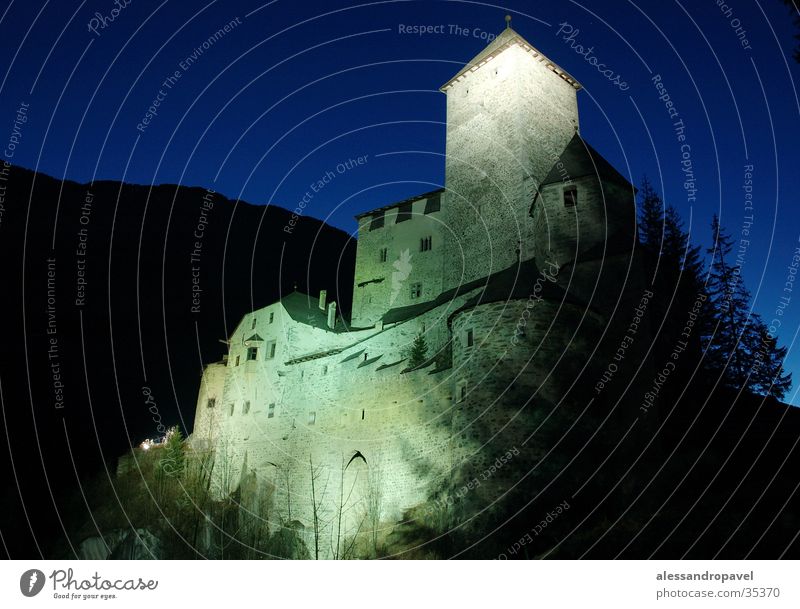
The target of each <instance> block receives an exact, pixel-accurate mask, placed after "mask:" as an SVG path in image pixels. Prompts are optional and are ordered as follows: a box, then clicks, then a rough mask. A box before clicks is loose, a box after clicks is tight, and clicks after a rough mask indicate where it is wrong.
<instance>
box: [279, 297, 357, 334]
mask: <svg viewBox="0 0 800 609" xmlns="http://www.w3.org/2000/svg"><path fill="white" fill-rule="evenodd" d="M280 303H281V304H282V305H283V308H284V309H285V310H286V313H287V314H288V315H289V317H291V318H292V319H293V320H294V321H296V322H298V323H301V324H305V325H307V326H312V327H314V328H320V329H323V330H328V331H330V328H328V314H327V312H325V311H323V310H322V309H320V308H319V298H314V297H313V296H311V295H309V294H303V293H302V292H298V291H297V290H295V291H294V292H292V293H291V294H287V295H286V296H283V297H282V298H281V300H280ZM345 327H346V324H344V323H343V322H342V318H341V316H340V315H339V311H338V310H337V311H336V330H335V331H336V332H341V331H344V329H345Z"/></svg>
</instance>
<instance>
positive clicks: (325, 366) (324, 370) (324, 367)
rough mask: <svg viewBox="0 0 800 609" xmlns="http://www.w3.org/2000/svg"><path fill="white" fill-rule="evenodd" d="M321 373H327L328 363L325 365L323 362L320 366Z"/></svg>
mask: <svg viewBox="0 0 800 609" xmlns="http://www.w3.org/2000/svg"><path fill="white" fill-rule="evenodd" d="M322 374H328V365H327V364H325V365H324V366H323V367H322Z"/></svg>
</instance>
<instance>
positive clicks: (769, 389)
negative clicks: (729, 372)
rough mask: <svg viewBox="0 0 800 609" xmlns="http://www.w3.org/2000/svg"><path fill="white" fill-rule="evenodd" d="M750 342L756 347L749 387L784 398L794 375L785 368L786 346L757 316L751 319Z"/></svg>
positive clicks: (750, 371)
mask: <svg viewBox="0 0 800 609" xmlns="http://www.w3.org/2000/svg"><path fill="white" fill-rule="evenodd" d="M751 321H753V322H754V323H752V324H751V329H750V338H749V340H750V342H751V343H752V345H753V347H754V348H755V352H754V353H753V354H752V358H751V366H750V369H749V371H748V373H749V376H750V380H749V383H748V385H749V388H750V390H751V391H753V392H754V393H758V394H761V395H772V396H774V397H776V398H778V399H782V398H783V397H784V396H785V395H786V393H787V392H788V391H789V389H790V388H791V385H792V375H791V374H790V373H788V372H785V371H784V369H783V361H784V360H785V359H786V353H787V350H786V347H779V346H778V340H777V338H776V337H775V336H772V335H771V334H770V331H769V328H768V327H767V325H766V324H765V323H764V322H763V321H761V319H760V318H759V317H757V316H756V319H755V320H751Z"/></svg>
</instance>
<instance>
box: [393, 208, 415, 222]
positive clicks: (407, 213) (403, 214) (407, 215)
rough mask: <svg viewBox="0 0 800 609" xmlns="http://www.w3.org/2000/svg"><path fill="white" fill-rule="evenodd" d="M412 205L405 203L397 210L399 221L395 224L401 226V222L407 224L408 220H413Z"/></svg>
mask: <svg viewBox="0 0 800 609" xmlns="http://www.w3.org/2000/svg"><path fill="white" fill-rule="evenodd" d="M411 206H412V204H411V203H403V204H402V205H401V206H400V207H399V208H398V210H397V220H395V224H400V222H405V221H406V220H411V210H412V207H411Z"/></svg>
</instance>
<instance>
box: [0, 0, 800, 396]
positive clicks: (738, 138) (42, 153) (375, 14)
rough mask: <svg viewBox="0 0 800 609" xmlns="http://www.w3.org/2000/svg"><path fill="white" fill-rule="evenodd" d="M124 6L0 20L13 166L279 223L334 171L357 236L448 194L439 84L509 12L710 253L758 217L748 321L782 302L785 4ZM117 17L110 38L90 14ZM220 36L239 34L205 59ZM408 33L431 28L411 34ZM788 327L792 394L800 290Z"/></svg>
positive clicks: (3, 106) (792, 207)
mask: <svg viewBox="0 0 800 609" xmlns="http://www.w3.org/2000/svg"><path fill="white" fill-rule="evenodd" d="M125 2H126V0H119V1H118V3H117V4H115V3H114V2H113V1H112V0H91V1H86V2H82V3H81V2H71V1H66V0H59V1H57V2H56V1H52V0H51V1H50V2H40V1H38V0H34V1H28V2H19V1H12V2H11V3H10V4H7V3H4V6H2V7H1V8H0V11H2V13H1V14H2V20H1V21H0V32H1V33H2V35H0V46H1V47H2V53H3V55H4V57H5V58H6V59H7V61H4V62H3V63H4V65H7V66H9V67H8V69H7V72H5V73H4V74H2V76H1V77H0V78H2V80H1V81H0V86H1V88H2V92H1V93H0V119H1V120H0V140H2V141H5V140H6V139H7V137H10V136H11V133H12V131H13V129H14V119H15V117H16V111H17V109H18V108H20V107H21V106H22V107H23V108H24V107H25V104H27V105H28V109H27V114H26V116H27V122H26V123H25V124H24V125H22V127H21V129H20V132H21V136H20V138H19V139H21V141H20V143H19V145H17V146H16V149H15V150H14V156H13V159H12V162H14V163H16V164H19V165H22V166H24V167H28V168H31V169H37V170H39V171H42V172H45V173H48V174H51V175H53V176H56V177H59V178H60V177H66V178H68V179H71V180H76V181H81V182H85V181H90V180H92V179H95V180H99V179H115V180H117V179H123V180H125V181H128V182H136V183H144V184H150V183H156V184H159V183H180V184H186V185H198V186H206V187H211V188H213V189H215V190H217V191H218V192H220V193H223V194H225V195H226V196H228V197H231V198H236V197H239V198H241V199H244V200H246V201H249V202H252V203H271V204H277V205H281V206H283V207H287V208H293V207H294V206H295V205H296V204H297V202H298V201H300V200H301V199H302V198H303V197H304V196H305V195H306V193H307V192H308V191H309V189H310V185H311V184H313V183H315V182H317V181H318V180H320V179H322V178H323V177H324V176H326V174H327V173H328V172H329V171H330V172H333V174H334V175H335V178H333V179H331V180H328V181H327V182H328V183H326V184H324V186H323V187H321V188H319V189H318V192H313V193H312V194H313V196H312V197H310V202H309V204H308V207H307V209H306V212H307V213H308V214H309V215H312V216H315V217H318V218H322V219H325V220H326V221H328V222H330V223H332V224H334V225H336V226H338V227H341V228H343V229H345V230H347V231H349V232H353V231H354V230H355V222H354V220H353V216H354V214H356V213H359V212H362V211H365V210H368V209H371V208H375V207H379V206H381V205H384V204H387V203H390V202H392V201H395V200H398V199H402V198H405V197H408V196H411V195H415V194H418V193H422V192H426V191H430V190H433V189H435V188H439V187H441V186H442V185H443V181H444V160H443V154H444V143H445V127H444V121H445V98H444V95H443V94H442V93H440V92H439V87H440V86H441V85H442V84H443V83H445V82H446V81H447V80H448V79H449V78H450V77H451V76H453V75H454V74H455V73H456V72H457V71H458V70H459V69H460V68H461V67H462V66H463V64H464V63H466V62H467V61H468V60H469V59H471V58H472V57H473V56H474V55H476V54H477V53H478V52H479V51H480V50H481V49H482V48H483V47H484V46H485V45H486V44H487V41H488V40H487V38H488V36H489V35H492V34H496V33H499V31H500V30H502V28H503V27H504V26H505V23H504V15H505V14H506V13H510V14H511V15H512V16H513V26H514V28H515V29H516V30H517V31H518V32H519V33H520V34H522V35H523V36H525V37H526V38H527V39H528V40H529V41H530V42H531V43H532V44H533V45H535V46H536V47H538V48H539V49H540V50H541V51H543V52H544V53H545V54H546V55H548V56H549V57H550V58H551V59H552V60H554V61H555V62H556V63H558V64H559V65H560V66H562V67H563V68H564V69H566V70H567V71H568V72H570V73H571V74H572V75H573V76H575V77H576V78H577V79H578V80H579V81H580V82H581V83H582V84H583V85H584V90H583V91H582V92H581V93H580V94H579V100H580V109H581V133H582V135H583V136H584V137H585V138H586V139H587V140H588V141H589V142H590V143H591V144H592V145H593V146H594V147H595V148H597V149H598V150H599V151H600V152H602V153H603V154H604V155H605V156H606V157H607V158H608V159H609V160H610V161H611V162H612V163H614V165H615V166H616V167H617V168H618V169H619V170H620V171H621V172H622V173H623V174H624V175H626V176H629V178H630V179H631V181H632V182H634V183H637V184H638V183H640V182H641V179H642V177H643V176H644V175H647V176H649V178H650V179H651V181H652V182H653V183H654V184H655V186H656V188H657V190H659V191H661V192H662V193H664V195H665V199H666V201H667V202H668V203H671V204H673V205H674V206H676V207H677V208H678V209H679V211H680V212H681V214H682V216H683V217H684V218H685V220H686V223H687V226H688V227H690V228H691V232H692V235H693V238H694V240H695V241H696V242H697V243H701V244H704V245H707V244H708V243H710V235H709V233H710V230H709V224H710V220H711V217H712V214H714V213H715V212H716V213H719V215H720V216H721V219H722V223H723V224H724V225H725V226H726V227H727V228H728V230H729V231H730V232H731V233H732V234H733V236H734V237H735V238H736V239H737V240H738V239H739V238H740V237H741V231H742V228H743V227H747V226H749V225H748V224H747V223H748V219H747V218H748V216H750V215H752V227H751V228H750V235H749V238H748V240H749V244H748V245H747V246H746V252H745V264H744V276H745V279H746V282H747V285H748V286H749V287H750V289H751V290H752V292H753V294H754V296H755V300H756V302H755V308H756V310H757V311H758V312H760V313H761V314H762V316H763V317H764V319H765V321H767V322H769V321H770V320H772V319H775V318H776V316H775V310H776V309H777V308H778V306H779V304H780V299H781V297H782V296H786V295H787V293H785V292H784V291H783V289H784V284H785V282H786V277H787V275H788V273H789V271H788V269H787V267H788V266H789V265H790V264H791V262H792V256H793V254H794V252H795V249H796V248H797V247H798V246H800V243H799V242H798V241H799V239H800V210H798V202H799V201H800V197H799V196H798V192H799V191H800V175H798V174H799V173H800V164H799V163H798V154H797V142H798V141H799V140H800V120H799V118H800V104H799V103H798V90H797V89H798V85H797V82H796V80H797V79H798V76H800V65H798V64H796V63H795V62H794V61H793V60H792V58H791V51H792V48H793V46H794V40H793V35H794V29H793V26H792V23H791V18H790V16H789V14H788V12H787V8H786V7H785V6H784V5H783V4H782V3H781V2H780V1H779V0H730V1H729V2H728V3H727V4H724V5H722V6H720V3H718V2H716V1H715V0H704V1H701V2H693V3H686V2H684V3H681V2H677V1H667V2H658V3H646V4H645V3H635V2H627V1H625V0H601V1H598V0H595V1H593V2H591V3H590V4H589V5H587V4H580V3H577V2H509V3H506V4H502V5H501V4H497V5H493V4H486V3H481V2H467V1H451V2H448V1H442V2H431V1H420V2H414V1H409V2H402V1H391V2H388V1H387V2H374V3H363V4H356V3H344V2H330V3H328V2H287V1H284V0H276V1H273V2H266V3H264V2H259V1H253V2H244V1H241V2H239V1H230V0H228V1H225V2H209V3H208V4H204V3H203V2H197V3H195V2H192V3H187V2H177V1H175V0H172V1H169V0H167V1H165V2H158V1H154V2H150V1H146V0H127V2H128V3H127V5H126V3H125ZM119 7H124V8H121V9H120V8H119ZM115 8H117V14H116V16H115V17H114V19H113V21H111V20H108V21H107V22H106V23H105V24H104V25H105V27H102V26H100V25H98V24H99V23H100V21H101V20H100V19H99V18H97V17H96V16H95V14H96V13H98V14H99V15H102V16H103V17H109V16H111V15H112V9H115ZM93 16H95V21H92V19H93ZM90 24H92V25H94V26H95V30H96V32H92V31H90V30H89V25H90ZM225 24H229V27H228V29H229V32H228V33H226V34H225V35H224V36H221V37H219V38H217V39H216V40H215V41H214V42H213V44H206V45H203V43H204V42H206V41H208V40H209V38H210V37H212V36H213V35H214V32H216V31H217V30H219V29H220V28H222V27H223V26H225ZM414 25H421V26H431V27H430V28H429V29H430V30H433V31H430V32H429V33H426V34H424V35H418V34H413V33H407V32H406V30H408V29H409V27H410V26H414ZM737 26H738V28H739V34H740V36H737ZM559 31H561V33H560V34H559V33H558V32H559ZM569 32H571V33H572V34H571V37H570V36H567V35H566V34H567V33H569ZM741 38H744V42H743V41H742V40H741ZM576 45H580V46H581V47H582V48H583V51H584V55H581V54H580V53H579V51H580V50H581V49H580V48H578V47H577V46H576ZM590 47H592V48H593V50H592V52H591V54H590V55H589V56H588V57H587V56H586V51H587V50H588V49H589V48H590ZM747 47H749V48H747ZM592 57H596V58H597V61H599V62H600V63H603V64H605V65H606V67H607V69H608V70H611V71H612V72H613V73H614V75H615V76H618V78H616V82H614V80H613V79H609V78H606V77H605V76H604V75H602V74H600V72H599V71H598V69H597V67H596V66H594V65H593V63H594V60H592V59H591V58H592ZM170 76H171V77H172V79H171V81H170V80H168V77H170ZM654 80H657V81H659V82H660V84H661V85H662V86H663V88H661V89H660V88H658V87H656V85H655V84H654ZM623 84H624V86H622V85H623ZM665 92H666V93H668V94H669V99H670V100H671V102H672V103H673V104H674V110H673V113H677V114H676V115H675V116H673V117H672V118H671V117H670V114H669V108H668V107H667V106H666V104H665V101H664V99H659V97H660V96H661V97H665V96H664V93H665ZM154 101H158V103H159V105H158V107H157V108H156V114H155V115H154V116H150V117H149V120H148V122H147V123H146V124H145V122H144V121H145V120H146V119H148V108H149V107H151V106H152V105H153V104H154ZM677 120H682V121H683V126H684V129H683V130H682V131H681V133H680V134H679V133H677V132H676V128H675V125H674V123H675V122H676V121H677ZM137 126H138V127H137ZM2 132H7V133H8V136H6V135H2ZM678 135H682V136H684V137H685V140H683V141H678V137H677V136H678ZM682 146H683V150H682ZM365 155H366V156H367V159H368V160H367V162H366V163H364V164H362V165H359V166H357V167H354V168H352V169H344V170H341V168H340V171H337V166H340V164H342V166H344V164H347V163H348V160H349V159H355V158H357V157H359V156H365ZM684 161H686V163H684ZM689 163H690V166H689V165H688V164H689ZM747 165H752V166H753V189H752V195H753V199H752V211H749V210H748V207H749V203H747V202H746V200H745V192H744V190H743V183H744V180H745V166H747ZM684 168H686V169H690V170H691V174H686V173H685V172H684V171H683V170H684ZM687 175H690V177H691V176H693V180H694V181H693V182H691V181H690V182H688V185H692V186H691V187H692V188H696V192H694V191H693V190H687V189H686V186H687ZM780 321H781V327H780V328H778V332H779V336H780V339H781V342H782V343H784V344H786V345H787V346H790V353H789V358H788V362H787V364H788V368H789V369H790V370H791V371H792V372H793V373H794V377H795V381H796V383H795V384H796V385H797V384H798V383H797V381H800V349H798V347H797V346H795V345H794V341H795V340H796V336H797V332H798V329H800V291H798V293H796V294H794V295H793V296H792V298H791V302H790V304H789V306H788V308H787V309H786V313H785V315H784V316H783V317H782V318H780ZM787 397H788V400H789V401H792V402H794V403H797V399H796V398H795V397H794V394H793V393H792V394H790V395H789V396H787Z"/></svg>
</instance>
